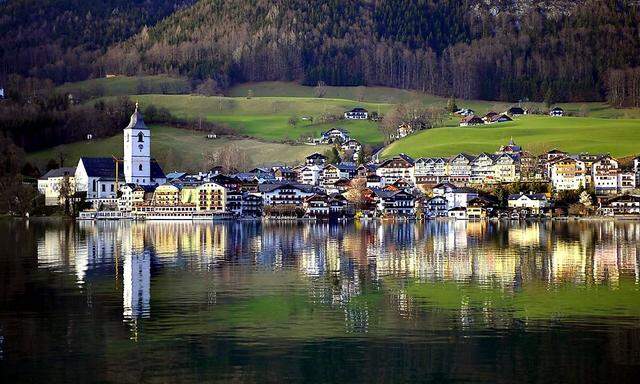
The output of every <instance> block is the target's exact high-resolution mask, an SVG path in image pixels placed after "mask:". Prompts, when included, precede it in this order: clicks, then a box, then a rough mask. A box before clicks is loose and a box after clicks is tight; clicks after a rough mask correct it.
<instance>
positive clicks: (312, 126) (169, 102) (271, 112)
mask: <svg viewBox="0 0 640 384" xmlns="http://www.w3.org/2000/svg"><path fill="white" fill-rule="evenodd" d="M132 98H133V99H135V100H137V101H139V102H140V104H141V105H142V106H143V107H144V106H145V105H150V104H153V105H155V106H158V107H166V108H167V109H169V110H170V111H171V112H172V113H173V114H175V115H176V116H179V117H188V118H198V117H203V118H206V119H208V120H210V121H216V122H222V123H226V124H228V125H229V126H231V127H233V128H236V129H237V130H238V133H240V134H243V135H248V136H252V137H256V138H260V139H265V140H272V141H280V140H285V139H297V138H299V137H300V135H302V134H312V135H317V134H319V133H320V132H322V131H323V130H326V129H327V128H329V127H333V126H338V127H343V128H345V129H347V130H349V132H350V133H351V135H352V136H353V137H355V138H357V139H359V140H361V141H362V142H364V143H369V144H378V143H381V142H382V141H383V136H382V133H381V132H380V130H379V129H378V126H377V124H376V123H374V122H371V121H348V120H341V121H338V122H336V123H332V124H319V123H317V122H318V121H319V120H320V119H319V118H320V116H321V115H323V114H334V115H342V113H344V111H345V110H348V109H351V108H353V107H356V106H363V107H365V108H367V109H369V110H371V111H379V112H381V113H384V112H385V111H387V110H388V109H389V108H390V107H391V105H390V104H384V103H364V102H357V101H352V100H343V99H317V98H303V97H254V98H251V99H247V98H246V97H210V96H195V95H188V96H187V95H134V96H132ZM292 116H297V117H302V116H312V117H313V119H314V122H308V121H303V120H299V121H298V124H296V126H294V127H293V126H290V125H289V124H288V120H289V118H290V117H292Z"/></svg>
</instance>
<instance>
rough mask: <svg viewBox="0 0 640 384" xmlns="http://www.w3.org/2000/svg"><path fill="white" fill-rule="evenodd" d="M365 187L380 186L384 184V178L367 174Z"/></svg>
mask: <svg viewBox="0 0 640 384" xmlns="http://www.w3.org/2000/svg"><path fill="white" fill-rule="evenodd" d="M366 186H367V188H382V187H383V186H384V180H383V178H382V177H380V176H378V175H376V174H371V175H368V176H367V184H366Z"/></svg>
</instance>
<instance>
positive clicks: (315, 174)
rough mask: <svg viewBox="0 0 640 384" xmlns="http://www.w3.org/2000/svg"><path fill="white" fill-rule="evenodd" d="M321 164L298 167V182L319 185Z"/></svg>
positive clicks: (322, 168) (321, 173) (322, 167)
mask: <svg viewBox="0 0 640 384" xmlns="http://www.w3.org/2000/svg"><path fill="white" fill-rule="evenodd" d="M323 170H324V166H323V165H305V166H303V167H302V168H300V169H298V171H297V174H298V183H300V184H306V185H320V183H321V182H322V175H323Z"/></svg>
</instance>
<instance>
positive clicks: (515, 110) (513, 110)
mask: <svg viewBox="0 0 640 384" xmlns="http://www.w3.org/2000/svg"><path fill="white" fill-rule="evenodd" d="M507 112H508V113H511V114H514V113H515V114H524V108H522V107H511V108H509V109H508V110H507Z"/></svg>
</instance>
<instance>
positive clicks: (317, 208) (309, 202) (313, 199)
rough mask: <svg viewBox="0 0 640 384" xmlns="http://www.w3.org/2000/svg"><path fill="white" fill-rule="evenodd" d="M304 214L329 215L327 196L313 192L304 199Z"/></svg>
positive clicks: (312, 215)
mask: <svg viewBox="0 0 640 384" xmlns="http://www.w3.org/2000/svg"><path fill="white" fill-rule="evenodd" d="M302 207H303V208H304V211H305V215H306V216H309V217H320V218H322V217H329V211H330V207H329V196H327V195H324V194H314V195H311V196H309V197H306V198H305V199H304V203H303V206H302Z"/></svg>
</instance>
